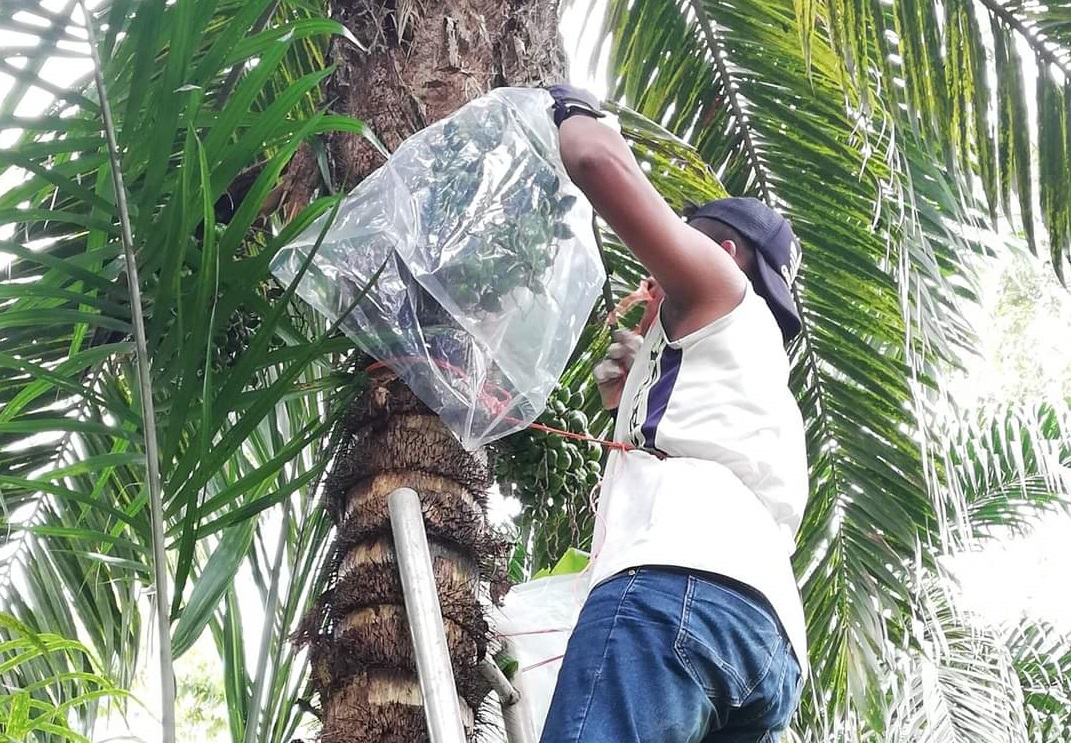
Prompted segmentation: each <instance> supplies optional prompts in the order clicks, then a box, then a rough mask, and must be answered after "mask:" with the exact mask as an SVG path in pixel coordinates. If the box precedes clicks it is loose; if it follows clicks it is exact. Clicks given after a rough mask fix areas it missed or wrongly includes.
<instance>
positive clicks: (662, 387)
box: [640, 346, 684, 449]
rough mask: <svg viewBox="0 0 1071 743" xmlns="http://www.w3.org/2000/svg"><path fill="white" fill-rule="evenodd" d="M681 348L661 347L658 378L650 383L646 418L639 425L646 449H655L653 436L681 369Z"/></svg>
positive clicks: (663, 414) (656, 431) (655, 434)
mask: <svg viewBox="0 0 1071 743" xmlns="http://www.w3.org/2000/svg"><path fill="white" fill-rule="evenodd" d="M683 355H684V351H683V349H680V348H673V347H672V346H665V347H664V348H663V349H662V358H661V359H660V360H659V369H658V379H657V380H655V383H654V384H653V385H651V388H650V390H649V391H648V393H647V419H646V420H644V422H643V425H642V426H640V433H641V434H643V446H644V448H646V449H657V448H658V447H656V446H655V437H656V436H657V435H658V424H659V423H661V422H662V418H663V416H665V414H666V408H668V407H669V396H670V395H671V394H672V393H673V386H674V385H675V384H676V383H677V374H678V372H680V369H681V357H682V356H683Z"/></svg>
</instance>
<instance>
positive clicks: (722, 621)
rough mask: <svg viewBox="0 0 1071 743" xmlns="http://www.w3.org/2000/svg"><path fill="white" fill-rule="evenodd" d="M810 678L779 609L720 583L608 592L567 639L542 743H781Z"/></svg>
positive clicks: (642, 585) (659, 579)
mask: <svg viewBox="0 0 1071 743" xmlns="http://www.w3.org/2000/svg"><path fill="white" fill-rule="evenodd" d="M799 681H800V667H799V664H798V663H797V661H796V657H795V655H793V653H792V648H791V646H790V645H789V642H788V639H787V638H786V637H785V634H784V632H783V631H782V629H781V626H780V624H779V623H778V621H777V620H776V618H775V617H774V615H773V612H772V610H771V609H770V608H769V605H768V604H767V603H766V602H765V601H764V600H763V599H762V598H761V597H760V596H759V595H757V594H755V593H754V592H752V591H750V590H748V589H744V588H741V587H737V586H734V584H733V583H732V582H731V581H725V580H723V579H721V578H719V577H717V576H712V575H708V574H705V573H695V572H691V573H690V572H685V571H681V570H677V569H673V568H658V567H643V568H636V569H633V570H628V571H626V572H623V573H620V574H618V575H616V576H614V577H612V578H610V579H608V580H606V581H604V582H603V583H600V584H599V585H598V586H596V587H595V589H594V590H593V591H592V592H591V595H590V596H588V600H587V601H586V602H585V604H584V607H583V609H582V610H581V612H580V618H579V620H578V621H577V625H576V628H575V629H574V630H573V634H572V637H571V638H570V639H569V646H568V648H567V649H566V652H565V659H564V660H563V662H562V668H561V671H560V673H559V674H558V684H557V686H556V687H555V689H554V697H553V699H552V700H551V703H550V711H549V712H548V713H547V721H546V724H545V725H544V728H543V736H542V738H541V739H540V741H541V743H773V741H776V740H777V738H778V736H779V735H780V733H781V731H783V730H784V729H785V728H786V727H787V725H788V721H789V719H790V718H791V717H792V713H793V711H794V710H795V707H796V703H797V702H798V700H799V686H800V683H799Z"/></svg>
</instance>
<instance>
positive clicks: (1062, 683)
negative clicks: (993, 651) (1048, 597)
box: [1005, 622, 1071, 743]
mask: <svg viewBox="0 0 1071 743" xmlns="http://www.w3.org/2000/svg"><path fill="white" fill-rule="evenodd" d="M1005 642H1006V643H1007V646H1008V649H1009V650H1010V652H1011V656H1012V661H1013V663H1014V664H1015V668H1016V670H1017V671H1018V673H1019V683H1020V685H1021V687H1022V690H1023V696H1024V701H1025V703H1026V718H1027V734H1028V738H1027V739H1028V740H1029V741H1030V743H1049V741H1058V740H1066V739H1067V736H1068V734H1071V636H1069V635H1068V634H1067V633H1066V632H1060V631H1059V630H1057V629H1056V628H1055V627H1053V626H1052V625H1050V624H1047V623H1042V622H1024V623H1023V624H1021V625H1019V626H1016V627H1014V628H1012V629H1011V630H1010V631H1008V633H1007V635H1006V637H1005Z"/></svg>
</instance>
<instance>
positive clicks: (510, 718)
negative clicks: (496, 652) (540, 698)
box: [480, 660, 535, 743]
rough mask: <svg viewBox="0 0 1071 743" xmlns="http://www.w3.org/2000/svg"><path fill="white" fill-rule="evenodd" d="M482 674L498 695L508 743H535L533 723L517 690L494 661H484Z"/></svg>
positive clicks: (481, 666) (481, 664)
mask: <svg viewBox="0 0 1071 743" xmlns="http://www.w3.org/2000/svg"><path fill="white" fill-rule="evenodd" d="M480 673H481V674H482V675H483V677H484V679H486V680H487V682H488V683H489V684H491V688H492V689H494V690H495V693H496V694H498V702H499V704H500V705H501V706H502V722H503V725H504V727H505V729H506V741H507V742H508V743H535V735H534V731H533V730H532V723H531V721H530V720H529V716H528V714H527V712H528V709H527V707H525V705H524V703H523V702H522V700H521V695H520V693H519V692H518V691H517V689H516V688H515V687H514V686H513V684H511V683H510V682H509V679H507V678H506V674H504V673H502V669H500V668H499V667H498V666H497V665H496V664H495V662H494V661H491V660H484V661H483V662H482V663H480Z"/></svg>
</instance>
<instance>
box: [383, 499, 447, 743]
mask: <svg viewBox="0 0 1071 743" xmlns="http://www.w3.org/2000/svg"><path fill="white" fill-rule="evenodd" d="M387 507H388V509H389V510H390V525H391V531H392V532H393V533H394V554H395V555H396V556H397V559H398V571H399V572H400V573H401V577H402V593H403V594H404V596H405V613H406V615H407V616H408V618H409V634H410V635H411V636H412V638H413V647H414V648H415V650H416V664H417V675H418V676H419V677H420V691H421V693H422V694H423V696H424V717H425V719H427V722H428V735H429V737H430V738H431V743H465V728H464V725H463V724H462V722H461V706H460V704H459V702H458V696H457V687H456V686H455V684H454V672H453V668H452V667H451V665H450V650H449V648H448V646H447V644H446V629H445V627H444V626H443V613H442V608H441V607H440V606H439V593H438V591H437V590H436V588H435V573H434V572H433V571H432V566H431V552H429V551H428V535H427V532H426V531H425V529H424V514H423V513H422V512H421V510H420V498H419V497H418V496H417V494H416V491H414V490H412V489H410V488H399V489H398V490H395V491H394V492H392V493H391V494H390V496H389V497H388V499H387Z"/></svg>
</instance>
